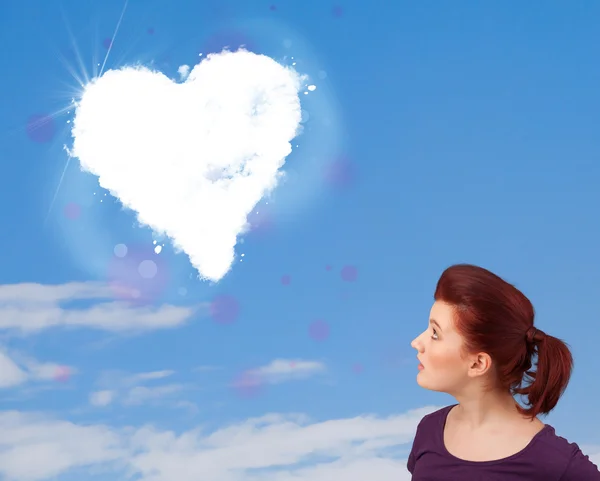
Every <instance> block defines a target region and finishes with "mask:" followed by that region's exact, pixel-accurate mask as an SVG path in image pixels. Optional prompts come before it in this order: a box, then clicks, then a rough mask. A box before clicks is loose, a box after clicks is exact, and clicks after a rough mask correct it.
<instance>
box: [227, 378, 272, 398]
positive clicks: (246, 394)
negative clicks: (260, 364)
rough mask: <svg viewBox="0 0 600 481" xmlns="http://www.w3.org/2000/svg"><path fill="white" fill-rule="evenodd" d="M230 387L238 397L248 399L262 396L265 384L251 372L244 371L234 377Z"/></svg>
mask: <svg viewBox="0 0 600 481" xmlns="http://www.w3.org/2000/svg"><path fill="white" fill-rule="evenodd" d="M232 387H233V389H234V391H235V393H236V394H237V395H238V396H239V397H241V398H243V399H250V398H254V397H257V396H258V395H260V394H262V392H263V391H264V389H265V383H264V380H263V379H262V376H260V375H259V374H257V373H255V372H253V371H244V372H242V373H241V374H239V375H238V376H236V378H235V379H234V380H233V383H232Z"/></svg>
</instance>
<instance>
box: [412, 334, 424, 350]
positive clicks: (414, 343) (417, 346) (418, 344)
mask: <svg viewBox="0 0 600 481" xmlns="http://www.w3.org/2000/svg"><path fill="white" fill-rule="evenodd" d="M419 339H420V337H417V338H415V339H413V341H412V342H411V343H410V346H411V347H412V348H413V349H416V350H417V351H419V352H421V350H422V348H423V344H422V343H421V341H420V340H419Z"/></svg>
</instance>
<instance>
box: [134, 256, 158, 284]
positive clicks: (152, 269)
mask: <svg viewBox="0 0 600 481" xmlns="http://www.w3.org/2000/svg"><path fill="white" fill-rule="evenodd" d="M138 272H139V273H140V276H142V277H143V278H144V279H154V276H156V273H157V272H158V267H157V265H156V263H155V262H154V261H152V260H150V259H146V260H144V261H142V262H140V265H139V266H138Z"/></svg>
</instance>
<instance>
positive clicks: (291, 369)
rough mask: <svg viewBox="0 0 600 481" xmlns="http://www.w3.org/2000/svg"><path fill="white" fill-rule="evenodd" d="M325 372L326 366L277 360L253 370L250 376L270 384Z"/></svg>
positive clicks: (299, 360) (311, 362)
mask: <svg viewBox="0 0 600 481" xmlns="http://www.w3.org/2000/svg"><path fill="white" fill-rule="evenodd" d="M324 371H325V364H323V363H322V362H318V361H304V360H301V359H275V360H273V361H272V362H271V363H269V364H267V365H266V366H261V367H259V368H256V369H252V370H250V371H249V372H248V374H249V375H250V376H252V377H256V379H257V380H259V381H261V382H264V383H268V384H279V383H282V382H285V381H292V380H298V379H307V378H309V377H311V376H314V375H316V374H320V373H323V372H324Z"/></svg>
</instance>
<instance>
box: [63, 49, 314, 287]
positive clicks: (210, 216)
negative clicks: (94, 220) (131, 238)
mask: <svg viewBox="0 0 600 481" xmlns="http://www.w3.org/2000/svg"><path fill="white" fill-rule="evenodd" d="M303 81H304V79H303V78H302V77H301V76H300V75H298V73H297V72H296V71H295V70H293V69H292V68H288V67H284V66H282V65H280V64H279V63H277V62H276V61H274V60H273V59H271V58H269V57H266V56H264V55H256V54H254V53H251V52H246V51H243V50H240V51H237V52H224V53H221V54H214V55H209V56H208V57H207V58H206V59H204V60H203V61H201V62H200V63H199V64H198V65H196V66H195V67H193V69H192V70H191V72H190V74H189V76H188V77H187V79H186V81H185V82H184V83H179V84H178V83H175V82H173V81H172V80H171V79H169V78H167V77H166V76H165V75H163V74H161V73H158V72H153V71H151V70H148V69H146V68H143V67H135V68H134V67H126V68H122V69H120V70H109V71H107V72H106V73H104V75H103V76H102V77H100V78H98V79H95V80H93V81H92V82H91V83H90V84H88V85H87V86H86V88H85V90H84V93H83V96H82V98H81V99H80V101H79V103H78V105H77V107H76V112H75V119H74V121H73V130H72V135H73V139H74V142H73V146H72V151H71V155H72V156H73V157H76V158H78V159H79V162H80V164H81V167H82V169H83V170H84V171H87V172H91V173H92V174H95V175H97V176H98V179H99V183H100V185H101V186H102V187H103V188H105V189H107V190H109V191H110V192H111V193H112V195H114V196H115V197H117V198H118V199H119V200H120V201H121V202H122V203H123V205H124V206H125V207H127V208H129V209H131V210H133V211H134V212H136V213H137V216H138V220H139V221H140V222H141V223H142V224H144V225H147V226H149V227H150V228H152V229H153V230H154V231H155V232H157V233H159V234H161V235H166V236H168V237H169V238H170V239H171V240H172V242H173V244H174V246H175V247H176V248H177V249H180V250H182V251H184V252H185V253H186V254H187V255H188V256H189V258H190V261H191V264H192V265H193V266H194V267H195V268H196V269H197V271H198V273H199V274H200V276H201V277H203V278H207V279H210V280H213V281H218V280H220V279H221V278H222V277H223V276H224V275H225V274H226V273H227V272H228V271H229V269H230V267H231V265H232V263H233V261H234V256H235V253H234V248H235V245H236V242H237V237H238V236H239V235H240V234H242V233H243V232H244V231H245V229H247V216H248V214H249V213H250V212H251V211H252V209H253V208H254V207H255V205H256V204H257V203H258V202H259V201H260V200H261V198H263V196H265V195H266V194H267V193H268V192H269V191H271V190H272V189H273V188H274V187H275V186H276V184H277V182H278V179H279V177H280V175H281V174H280V168H281V167H282V166H283V164H284V162H285V159H286V157H287V156H288V155H289V154H290V153H291V151H292V146H291V140H292V139H293V138H294V137H296V135H297V134H298V132H299V130H300V120H301V105H300V97H299V90H300V88H301V87H302V85H301V83H302V82H303Z"/></svg>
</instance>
